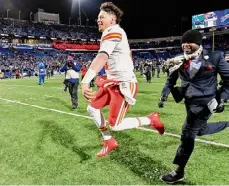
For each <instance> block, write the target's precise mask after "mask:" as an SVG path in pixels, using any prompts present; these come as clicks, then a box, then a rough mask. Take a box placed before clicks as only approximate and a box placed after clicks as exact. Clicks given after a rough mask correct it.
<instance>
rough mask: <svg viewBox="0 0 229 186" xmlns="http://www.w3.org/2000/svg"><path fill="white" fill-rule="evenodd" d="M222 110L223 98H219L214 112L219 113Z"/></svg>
mask: <svg viewBox="0 0 229 186" xmlns="http://www.w3.org/2000/svg"><path fill="white" fill-rule="evenodd" d="M223 111H224V99H221V100H220V102H219V104H218V106H217V108H216V109H215V113H221V112H223Z"/></svg>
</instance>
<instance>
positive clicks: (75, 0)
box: [72, 0, 81, 25]
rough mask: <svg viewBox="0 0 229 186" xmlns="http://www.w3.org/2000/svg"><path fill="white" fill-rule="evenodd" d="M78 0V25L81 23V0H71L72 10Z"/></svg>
mask: <svg viewBox="0 0 229 186" xmlns="http://www.w3.org/2000/svg"><path fill="white" fill-rule="evenodd" d="M77 2H78V8H79V9H78V13H79V19H78V20H79V25H81V0H72V10H73V9H74V7H75V5H76V4H77Z"/></svg>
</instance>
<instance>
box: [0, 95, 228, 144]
mask: <svg viewBox="0 0 229 186" xmlns="http://www.w3.org/2000/svg"><path fill="white" fill-rule="evenodd" d="M0 100H2V101H6V102H10V103H15V104H20V105H24V106H28V107H34V108H38V109H41V110H48V111H53V112H57V113H61V114H66V115H71V116H75V117H82V118H87V119H92V118H91V117H89V116H85V115H81V114H75V113H71V112H65V111H61V110H56V109H50V108H46V107H41V106H38V105H31V104H28V103H23V102H20V101H17V100H9V99H4V98H1V97H0ZM137 129H138V130H143V131H148V132H154V133H157V131H155V130H151V129H147V128H143V127H140V128H137ZM164 135H167V136H172V137H176V138H180V135H177V134H173V133H168V132H165V133H164ZM196 141H197V142H201V143H205V144H209V145H214V146H219V147H225V148H229V144H223V143H217V142H213V141H208V140H203V139H198V138H197V139H196Z"/></svg>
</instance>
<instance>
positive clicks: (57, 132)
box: [0, 75, 229, 185]
mask: <svg viewBox="0 0 229 186" xmlns="http://www.w3.org/2000/svg"><path fill="white" fill-rule="evenodd" d="M63 79H64V77H63V76H56V77H53V78H52V79H51V80H47V81H46V84H45V85H43V86H39V85H37V79H36V78H31V79H29V78H24V79H20V80H15V79H14V80H1V81H0V109H1V111H0V118H1V119H0V121H1V122H0V184H1V185H9V184H10V185H18V184H21V185H22V184H23V185H42V184H46V185H51V184H52V185H78V184H80V185H83V184H84V185H92V184H93V185H100V184H103V185H159V184H160V185H162V184H164V183H162V182H161V181H160V180H159V176H160V175H161V174H163V173H167V172H169V171H171V170H173V169H174V168H175V166H174V165H173V164H172V160H173V158H174V155H175V152H176V149H177V146H178V145H179V143H180V141H179V134H180V132H181V126H182V124H183V121H184V119H185V108H184V104H183V103H181V104H176V103H175V102H174V101H173V99H172V97H169V100H168V102H166V103H165V107H164V108H161V109H159V108H158V107H157V101H158V98H159V96H160V92H161V89H162V87H163V84H164V82H165V79H166V78H165V76H164V75H162V77H161V78H155V79H153V81H152V83H151V84H147V83H145V79H143V78H142V77H140V76H138V80H139V93H138V96H137V104H136V105H135V106H133V107H131V108H130V110H129V113H128V115H127V116H145V115H147V114H149V113H151V112H152V111H157V112H160V113H161V118H162V121H163V122H164V123H165V127H166V133H165V134H164V135H158V134H157V133H155V132H154V131H152V130H143V129H144V128H143V129H133V130H128V131H122V132H112V134H113V135H114V136H115V137H116V139H117V141H118V142H119V145H120V148H118V149H117V150H116V151H113V152H111V153H110V155H109V156H107V157H105V158H101V159H99V158H97V157H96V153H97V152H98V151H100V148H101V145H102V143H101V136H100V133H99V131H98V130H97V127H96V126H95V124H94V123H93V122H92V120H91V118H89V117H88V115H87V112H86V107H87V102H86V101H85V100H84V99H83V98H82V96H81V93H80V89H79V105H80V108H79V109H78V110H75V111H73V110H71V104H70V98H69V94H68V93H67V92H64V91H63V86H62V82H63ZM225 110H226V111H225V112H224V113H221V114H215V115H214V116H213V117H212V118H211V119H210V121H225V120H229V112H228V110H229V109H228V106H226V109H225ZM103 113H104V114H105V116H106V115H107V109H105V110H104V111H103ZM198 139H201V140H202V141H198V142H196V146H195V150H194V153H193V155H192V157H191V159H190V161H189V163H188V165H187V169H186V175H185V183H184V184H187V185H201V184H204V185H226V184H227V185H228V184H229V129H226V130H224V131H223V132H221V133H218V134H214V135H211V136H204V137H201V138H199V137H198Z"/></svg>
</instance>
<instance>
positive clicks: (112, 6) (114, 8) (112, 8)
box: [100, 2, 123, 24]
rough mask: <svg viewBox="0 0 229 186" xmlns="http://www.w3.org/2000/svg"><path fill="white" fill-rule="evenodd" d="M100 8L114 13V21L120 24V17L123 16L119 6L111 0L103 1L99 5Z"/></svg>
mask: <svg viewBox="0 0 229 186" xmlns="http://www.w3.org/2000/svg"><path fill="white" fill-rule="evenodd" d="M100 10H103V11H105V12H107V13H110V14H113V15H115V16H116V22H117V23H118V24H120V22H121V18H122V16H123V11H122V10H121V9H120V8H119V7H117V6H116V5H115V4H113V3H112V2H106V3H103V4H102V5H101V7H100Z"/></svg>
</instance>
